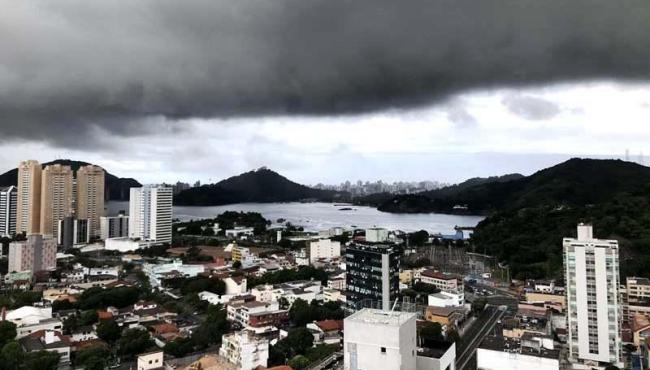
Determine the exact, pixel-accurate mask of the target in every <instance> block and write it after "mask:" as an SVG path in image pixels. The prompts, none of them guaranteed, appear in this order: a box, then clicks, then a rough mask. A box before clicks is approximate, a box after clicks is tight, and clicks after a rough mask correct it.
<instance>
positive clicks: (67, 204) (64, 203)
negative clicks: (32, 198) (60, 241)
mask: <svg viewBox="0 0 650 370" xmlns="http://www.w3.org/2000/svg"><path fill="white" fill-rule="evenodd" d="M72 178H73V174H72V168H70V166H63V165H60V164H53V165H49V166H47V167H45V169H44V170H43V174H42V178H41V212H40V213H41V227H40V229H41V231H40V233H41V234H43V235H47V236H52V237H56V236H57V235H58V229H59V221H60V220H62V219H64V218H66V217H68V216H71V215H72V214H73V213H74V208H73V205H72Z"/></svg>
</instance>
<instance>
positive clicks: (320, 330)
mask: <svg viewBox="0 0 650 370" xmlns="http://www.w3.org/2000/svg"><path fill="white" fill-rule="evenodd" d="M307 329H309V330H310V331H311V332H312V333H315V335H314V337H315V340H314V343H317V344H341V343H343V320H324V321H315V322H313V323H310V324H307Z"/></svg>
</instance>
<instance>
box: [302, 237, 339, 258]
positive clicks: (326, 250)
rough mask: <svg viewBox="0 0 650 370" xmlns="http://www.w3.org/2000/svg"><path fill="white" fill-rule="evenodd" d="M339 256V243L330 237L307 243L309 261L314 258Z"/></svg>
mask: <svg viewBox="0 0 650 370" xmlns="http://www.w3.org/2000/svg"><path fill="white" fill-rule="evenodd" d="M339 257H341V243H339V242H336V241H332V240H330V239H320V240H315V241H312V242H311V243H309V262H310V263H312V264H313V263H314V262H315V261H316V260H318V259H321V258H324V259H332V258H339Z"/></svg>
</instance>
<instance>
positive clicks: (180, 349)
mask: <svg viewBox="0 0 650 370" xmlns="http://www.w3.org/2000/svg"><path fill="white" fill-rule="evenodd" d="M193 350H194V343H193V342H192V339H190V338H176V339H174V340H173V341H172V342H169V343H167V344H166V345H165V348H164V351H165V353H167V354H169V355H172V356H174V357H176V358H179V357H185V356H187V354H188V353H191V352H192V351H193Z"/></svg>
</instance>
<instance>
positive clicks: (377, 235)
mask: <svg viewBox="0 0 650 370" xmlns="http://www.w3.org/2000/svg"><path fill="white" fill-rule="evenodd" d="M387 240H388V230H387V229H384V228H381V227H372V228H370V229H366V242H368V243H383V242H385V241H387Z"/></svg>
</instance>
